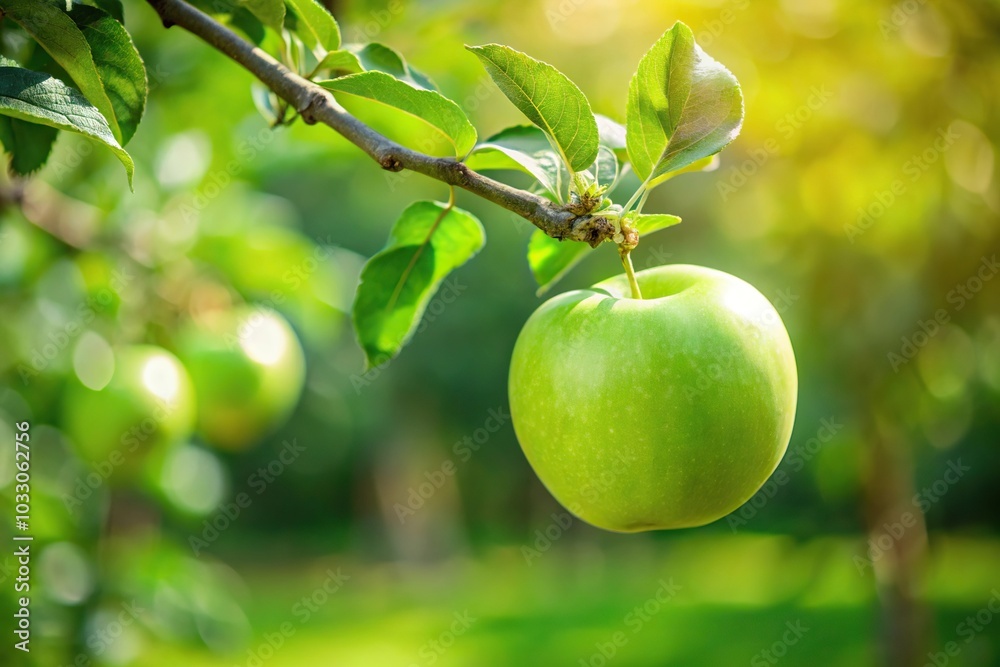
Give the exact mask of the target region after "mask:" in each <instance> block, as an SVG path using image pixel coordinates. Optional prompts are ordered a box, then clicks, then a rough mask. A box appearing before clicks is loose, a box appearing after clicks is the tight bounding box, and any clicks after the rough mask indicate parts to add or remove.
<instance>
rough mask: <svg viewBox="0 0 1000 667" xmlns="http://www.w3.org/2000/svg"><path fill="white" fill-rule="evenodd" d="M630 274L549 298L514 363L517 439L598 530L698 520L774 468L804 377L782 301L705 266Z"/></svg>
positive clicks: (728, 507)
mask: <svg viewBox="0 0 1000 667" xmlns="http://www.w3.org/2000/svg"><path fill="white" fill-rule="evenodd" d="M636 277H637V280H638V282H639V286H640V287H641V290H642V294H643V296H644V297H645V298H643V299H633V298H628V296H627V295H629V294H630V290H629V283H628V280H627V278H626V277H625V276H624V275H621V276H618V277H615V278H611V279H610V280H606V281H604V282H602V283H598V284H597V285H595V286H594V287H592V288H591V289H586V290H577V291H573V292H567V293H565V294H561V295H559V296H556V297H554V298H552V299H550V300H549V301H547V302H545V303H544V304H542V306H541V307H539V308H538V310H537V311H535V313H534V314H533V315H532V316H531V318H530V319H529V320H528V322H527V323H526V324H525V325H524V329H523V330H522V331H521V334H520V336H519V337H518V339H517V343H516V345H515V346H514V355H513V359H512V361H511V369H510V384H509V391H510V409H511V416H512V418H513V423H514V430H515V432H516V434H517V438H518V441H519V442H520V443H521V448H522V449H523V450H524V453H525V455H526V456H527V458H528V461H529V462H530V463H531V466H532V467H533V468H534V470H535V472H536V473H537V474H538V477H539V478H540V479H541V480H542V482H543V483H544V484H545V486H546V487H548V489H549V491H550V492H551V493H552V495H553V496H555V498H556V499H557V500H558V501H559V502H560V503H562V504H563V505H564V506H565V507H566V508H568V509H569V510H570V511H572V512H573V513H574V514H576V515H577V516H578V517H580V518H581V519H583V520H585V521H587V522H588V523H591V524H593V525H595V526H598V527H600V528H605V529H607V530H614V531H620V532H638V531H643V530H656V529H663V528H684V527H689V526H700V525H703V524H706V523H710V522H712V521H715V520H716V519H719V518H721V517H723V516H725V515H726V514H728V513H730V512H732V511H733V510H735V509H736V508H738V507H739V506H740V505H742V504H743V503H744V502H746V501H747V500H749V499H750V497H751V496H752V495H753V494H754V493H755V492H756V491H757V490H758V489H759V488H760V487H761V486H762V485H763V484H764V482H765V481H766V480H767V478H768V477H769V476H770V474H771V473H772V472H773V471H774V469H775V467H777V465H778V462H779V461H780V460H781V457H782V455H783V454H784V453H785V448H786V447H787V446H788V439H789V437H790V436H791V432H792V422H793V420H794V417H795V403H796V395H797V390H798V380H797V377H796V372H795V357H794V355H793V353H792V346H791V343H790V341H789V339H788V333H787V332H786V331H785V327H784V325H783V324H782V322H781V318H780V317H779V316H778V313H777V312H776V311H775V310H774V307H773V306H772V305H771V304H770V302H768V300H767V299H765V298H764V296H762V295H761V294H760V292H758V291H757V290H756V289H754V288H753V287H752V286H750V285H748V284H747V283H745V282H743V281H742V280H740V279H739V278H736V277H734V276H731V275H729V274H726V273H722V272H720V271H715V270H712V269H707V268H703V267H697V266H683V265H678V266H661V267H658V268H654V269H649V270H647V271H641V272H639V273H637V274H636Z"/></svg>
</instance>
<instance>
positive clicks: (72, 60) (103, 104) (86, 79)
mask: <svg viewBox="0 0 1000 667" xmlns="http://www.w3.org/2000/svg"><path fill="white" fill-rule="evenodd" d="M64 7H65V5H64V4H63V3H61V2H56V1H54V0H2V1H0V9H3V12H4V14H5V15H6V16H7V17H8V18H10V19H11V20H13V21H14V22H16V23H18V24H19V25H20V26H21V27H22V28H24V30H25V32H27V33H28V34H29V35H31V36H32V37H34V38H35V41H37V42H38V43H39V44H40V45H41V47H42V48H43V49H45V50H46V51H47V52H48V53H49V55H51V56H52V59H53V60H55V61H56V62H57V63H58V64H59V66H60V67H62V68H63V69H64V70H66V73H67V74H69V76H70V77H71V78H72V79H73V81H74V82H75V83H76V85H77V86H78V87H79V88H80V92H82V93H83V95H84V96H85V97H86V98H87V99H88V100H90V102H91V103H92V104H93V105H94V106H95V107H96V108H97V110H98V111H100V112H101V114H102V115H103V116H104V118H105V119H106V120H107V125H108V126H109V127H110V129H111V134H112V136H113V137H114V138H115V139H116V143H117V142H118V141H121V140H122V133H121V128H119V126H118V121H117V119H116V116H115V110H114V107H113V106H112V104H111V100H110V98H108V94H107V92H106V91H105V88H104V82H103V81H102V80H101V75H100V72H99V71H98V68H97V65H96V64H95V63H94V57H93V55H92V54H91V51H90V44H89V43H88V42H87V38H86V37H84V34H83V32H82V31H81V30H80V28H79V27H78V26H77V25H76V22H74V21H73V19H72V18H71V17H70V15H69V14H67V13H66V12H65V11H64Z"/></svg>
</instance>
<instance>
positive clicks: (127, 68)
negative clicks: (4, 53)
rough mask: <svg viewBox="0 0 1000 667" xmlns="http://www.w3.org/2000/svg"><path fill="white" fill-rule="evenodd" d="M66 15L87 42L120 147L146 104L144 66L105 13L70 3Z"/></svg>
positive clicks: (121, 30) (120, 28)
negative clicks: (111, 110)
mask: <svg viewBox="0 0 1000 667" xmlns="http://www.w3.org/2000/svg"><path fill="white" fill-rule="evenodd" d="M70 17H71V18H72V19H73V21H74V22H75V23H76V25H77V27H78V28H80V31H81V32H82V33H83V36H84V38H86V40H87V44H89V45H90V52H91V55H92V57H93V60H94V63H95V64H96V65H97V71H98V74H100V77H101V83H102V84H103V85H104V92H105V93H106V94H107V96H108V99H109V100H110V101H111V106H112V108H113V109H114V114H115V116H114V117H115V120H116V121H117V122H118V127H119V130H120V137H119V140H120V141H121V144H122V145H123V146H124V145H126V144H128V142H129V140H130V139H131V138H132V136H133V135H134V134H135V130H136V128H137V127H138V126H139V120H140V119H141V118H142V113H143V110H144V109H145V107H146V89H147V86H146V67H145V66H144V65H143V63H142V58H141V57H140V56H139V52H138V51H137V50H136V48H135V45H134V44H133V43H132V38H131V37H130V36H129V34H128V31H127V30H125V27H124V26H123V25H122V24H121V23H119V22H118V21H116V20H115V19H114V18H113V17H112V16H111V15H109V14H108V13H106V12H104V11H103V10H100V9H96V8H94V7H88V6H86V5H74V6H73V10H72V11H71V12H70Z"/></svg>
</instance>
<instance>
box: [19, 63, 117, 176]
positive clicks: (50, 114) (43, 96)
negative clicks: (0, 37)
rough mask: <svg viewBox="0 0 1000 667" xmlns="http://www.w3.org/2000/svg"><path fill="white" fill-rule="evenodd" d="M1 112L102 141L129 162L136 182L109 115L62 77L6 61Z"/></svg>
mask: <svg viewBox="0 0 1000 667" xmlns="http://www.w3.org/2000/svg"><path fill="white" fill-rule="evenodd" d="M0 113H2V114H4V115H7V116H10V117H12V118H16V119H19V120H24V121H29V122H33V123H40V124H42V125H47V126H49V127H52V128H55V129H57V130H68V131H70V132H76V133H77V134H82V135H84V136H86V137H89V138H91V139H95V140H97V141H100V142H101V143H103V144H105V145H106V146H107V147H108V148H110V149H111V150H112V151H113V152H114V154H115V156H117V157H118V159H119V160H120V161H121V163H122V164H123V165H124V166H125V171H126V173H127V174H128V179H129V184H131V183H132V172H133V170H134V165H133V163H132V158H131V157H130V156H129V154H128V153H126V152H125V149H123V148H122V147H121V146H120V145H119V144H118V141H117V140H116V139H115V137H114V135H113V134H112V132H111V128H110V127H109V126H108V121H107V119H106V118H105V117H104V116H103V115H102V114H101V112H100V111H98V110H97V109H96V108H95V107H94V106H93V105H92V104H91V103H90V102H89V101H87V100H86V99H85V98H84V97H83V96H82V95H81V94H80V93H79V92H78V91H77V90H75V89H73V88H71V87H69V86H67V85H66V84H65V83H63V82H62V81H60V80H59V79H56V78H54V77H51V76H49V75H48V74H44V73H42V72H34V71H32V70H27V69H24V68H23V67H15V66H12V63H11V62H10V61H3V62H2V66H0ZM7 149H8V150H11V147H10V146H7ZM29 164H30V161H29Z"/></svg>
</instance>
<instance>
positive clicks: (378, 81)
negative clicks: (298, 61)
mask: <svg viewBox="0 0 1000 667" xmlns="http://www.w3.org/2000/svg"><path fill="white" fill-rule="evenodd" d="M317 83H319V85H321V86H323V87H324V88H326V89H328V90H332V91H333V92H335V93H346V94H348V95H356V96H358V97H364V98H367V99H370V100H374V101H376V102H380V103H382V104H385V105H387V106H390V107H393V108H395V109H399V110H400V111H403V112H405V113H408V114H410V115H412V116H414V117H416V118H419V119H420V120H422V121H424V122H425V123H427V124H428V125H430V126H431V127H432V128H434V129H435V130H437V131H438V132H440V133H441V134H442V135H443V136H444V137H445V138H446V139H448V140H449V141H450V142H451V143H452V145H453V146H454V147H455V155H456V156H457V157H459V158H462V157H465V156H466V155H467V154H468V153H469V151H471V150H472V148H473V147H474V146H475V145H476V128H475V127H474V126H473V125H472V123H471V122H469V119H468V117H467V116H466V115H465V112H464V111H462V108H461V107H460V106H458V105H457V104H455V103H454V102H452V101H451V100H449V99H448V98H447V97H444V96H443V95H441V94H440V93H438V92H436V91H433V90H423V89H420V88H415V87H413V86H411V85H410V84H408V83H406V82H404V81H400V80H399V79H397V78H395V77H392V76H390V75H388V74H386V73H384V72H361V73H360V74H351V75H350V76H345V77H340V78H338V79H330V80H328V81H318V82H317Z"/></svg>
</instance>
